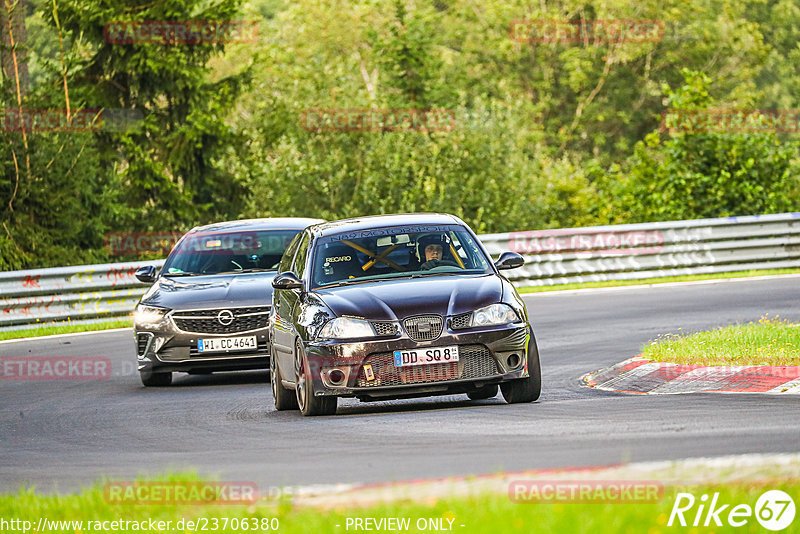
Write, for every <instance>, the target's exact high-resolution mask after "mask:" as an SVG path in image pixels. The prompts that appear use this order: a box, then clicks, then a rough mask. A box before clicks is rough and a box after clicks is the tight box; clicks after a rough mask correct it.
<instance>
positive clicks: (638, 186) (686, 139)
mask: <svg viewBox="0 0 800 534" xmlns="http://www.w3.org/2000/svg"><path fill="white" fill-rule="evenodd" d="M684 76H685V79H686V84H685V85H684V86H682V87H681V88H680V89H678V90H677V91H674V92H672V91H669V90H668V91H667V96H668V98H669V102H670V105H671V108H672V109H674V110H678V111H694V110H697V109H702V108H706V107H708V106H711V105H712V104H713V100H712V99H711V98H710V97H709V87H708V85H709V83H710V80H709V79H708V77H707V76H704V75H702V74H700V73H694V72H691V71H688V70H685V71H684ZM795 153H796V147H795V146H792V145H784V144H781V143H780V142H779V141H778V140H777V139H776V136H775V134H753V133H710V132H709V133H705V132H689V133H676V134H674V135H666V136H664V135H660V134H659V133H658V132H653V133H651V134H650V135H648V136H647V137H646V139H645V140H644V141H642V142H639V143H637V145H636V148H635V150H634V154H633V155H632V156H631V157H630V158H629V160H628V161H627V162H626V165H625V166H624V168H623V170H617V172H616V173H614V174H612V177H611V184H612V188H611V191H610V192H613V194H610V195H609V196H610V197H611V198H615V199H616V202H615V204H614V206H613V211H614V213H615V216H616V218H617V220H624V221H631V222H634V221H664V220H679V219H696V218H705V217H727V216H734V215H747V214H764V213H780V212H784V211H790V210H792V209H795V208H796V205H794V204H793V200H792V198H791V193H790V192H791V191H792V189H793V188H796V187H797V184H798V183H800V173H798V170H797V166H796V165H794V164H793V162H792V158H793V155H794V154H795Z"/></svg>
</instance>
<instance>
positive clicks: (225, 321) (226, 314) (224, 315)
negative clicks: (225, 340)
mask: <svg viewBox="0 0 800 534" xmlns="http://www.w3.org/2000/svg"><path fill="white" fill-rule="evenodd" d="M217 321H219V324H221V325H222V326H228V325H229V324H231V323H232V322H233V312H232V311H230V310H222V311H221V312H219V313H218V314H217Z"/></svg>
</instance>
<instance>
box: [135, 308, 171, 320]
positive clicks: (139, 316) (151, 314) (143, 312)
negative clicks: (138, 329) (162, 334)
mask: <svg viewBox="0 0 800 534" xmlns="http://www.w3.org/2000/svg"><path fill="white" fill-rule="evenodd" d="M168 311H169V310H168V309H167V308H159V307H158V306H146V305H144V304H139V305H137V306H136V311H135V312H134V313H133V322H134V323H136V324H141V325H148V324H158V323H160V322H161V320H162V319H163V318H164V316H165V315H166V314H167V312H168Z"/></svg>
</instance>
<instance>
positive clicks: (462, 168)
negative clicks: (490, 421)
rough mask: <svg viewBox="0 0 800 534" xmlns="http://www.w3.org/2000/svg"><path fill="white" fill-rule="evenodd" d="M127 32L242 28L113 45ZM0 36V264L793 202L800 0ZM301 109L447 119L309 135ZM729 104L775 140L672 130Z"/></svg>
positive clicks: (6, 31)
mask: <svg viewBox="0 0 800 534" xmlns="http://www.w3.org/2000/svg"><path fill="white" fill-rule="evenodd" d="M137 21H238V23H241V24H242V25H243V27H247V28H249V29H251V30H253V31H252V32H251V33H250V34H249V37H248V38H241V37H242V35H243V34H240V35H239V37H240V38H238V39H216V40H214V39H212V40H211V41H210V42H202V43H198V42H189V41H187V40H186V39H183V40H182V41H181V42H177V41H170V42H159V41H158V40H157V39H152V38H151V39H150V40H149V41H146V40H144V39H136V38H133V39H128V38H126V37H125V35H126V34H125V33H124V30H120V29H119V28H125V23H132V22H137ZM531 21H533V22H531ZM537 21H539V22H538V23H537ZM541 21H560V24H561V26H562V30H563V29H564V28H567V30H569V28H570V27H572V28H579V29H580V28H583V30H580V31H578V32H577V38H572V37H569V38H563V35H562V37H561V38H559V37H553V35H552V34H548V33H547V32H545V31H543V26H542V22H541ZM609 21H634V22H635V21H647V23H648V24H649V27H650V28H651V29H652V28H656V30H655V33H651V34H649V35H650V37H649V38H646V39H638V38H625V36H624V33H619V32H621V31H622V30H620V28H621V27H623V26H615V27H614V28H616V29H613V28H611V27H610V22H609ZM601 23H602V24H601ZM537 24H538V26H537ZM0 26H1V27H0V34H2V49H0V60H2V61H1V63H2V65H1V67H2V68H1V69H0V108H2V110H3V128H2V131H0V137H2V139H0V226H1V228H0V270H9V269H22V268H31V267H47V266H54V265H71V264H84V263H98V262H105V261H120V260H122V259H132V258H134V257H133V256H126V257H120V256H113V255H111V254H110V252H109V250H108V249H107V248H105V247H104V241H105V238H104V236H107V235H108V234H109V233H111V232H128V231H131V232H175V231H178V232H180V231H185V230H188V229H189V228H191V227H193V226H195V225H198V224H204V223H209V222H213V221H219V220H226V219H236V218H247V217H269V216H312V217H321V218H326V219H335V218H342V217H349V216H355V215H365V214H377V213H397V212H407V211H443V212H450V213H454V214H456V215H459V216H460V217H462V218H463V219H464V220H465V221H466V222H467V223H469V224H470V225H471V226H472V227H473V228H474V229H475V230H476V231H477V232H479V233H487V232H503V231H510V230H533V229H539V228H555V227H571V226H582V225H594V224H613V223H627V222H643V221H659V220H673V219H691V218H700V217H717V216H730V215H744V214H762V213H777V212H783V211H791V210H796V209H797V206H798V200H800V178H799V176H800V167H798V162H799V161H800V151H799V150H798V137H797V134H798V133H800V128H798V124H799V121H800V115H798V113H800V112H799V111H798V110H800V102H798V99H800V4H798V2H797V1H796V0H737V1H723V0H639V1H636V2H632V1H622V0H604V1H602V2H601V1H594V0H582V1H580V2H578V1H567V0H564V1H556V2H545V1H544V0H541V1H521V0H503V1H499V0H485V1H484V0H481V1H478V0H452V1H446V0H410V1H401V0H285V1H284V0H208V1H203V0H199V1H190V0H159V1H156V2H153V1H150V0H2V6H1V7H0ZM109 28H111V30H109ZM586 28H594V30H593V31H588V30H586ZM550 29H552V28H550ZM601 30H602V31H601ZM612 30H613V31H616V32H617V33H613V31H612ZM240 33H241V32H240ZM567 33H569V32H568V31H567ZM548 35H549V37H548ZM573 37H574V36H573ZM23 110H25V111H24V113H25V114H27V115H26V117H27V118H28V119H31V117H30V116H31V114H32V113H33V112H32V111H31V110H34V111H35V110H39V111H40V119H41V116H42V115H41V110H51V111H50V113H51V117H50V119H52V120H50V122H48V124H52V125H53V127H50V128H45V127H41V120H40V124H39V126H38V127H37V126H36V122H35V121H33V119H31V120H28V121H26V120H25V119H22V116H23ZM310 110H312V111H313V110H316V111H314V113H317V115H314V114H313V113H312V114H310ZM319 110H375V111H377V112H385V111H386V110H423V111H428V110H430V111H432V112H433V111H435V112H436V113H440V114H444V115H443V116H444V117H445V119H446V121H445V123H444V124H445V126H446V127H442V125H441V124H440V125H439V127H419V125H417V126H418V127H413V128H394V127H380V126H379V127H370V128H358V127H356V128H338V129H337V128H330V127H328V128H323V127H320V124H321V123H320V122H319V120H318V119H319V116H318V114H319V113H322V112H319ZM759 110H761V111H759ZM742 111H744V112H745V114H748V113H749V114H750V115H751V116H752V115H753V114H756V115H759V114H760V113H761V112H762V111H763V112H764V113H765V114H766V115H765V116H767V117H769V116H770V113H775V112H779V113H781V114H782V122H781V124H782V127H780V128H774V127H773V128H760V129H759V128H741V127H732V126H730V124H732V123H725V122H722V123H719V124H718V125H717V127H715V128H694V129H691V128H690V129H686V128H673V127H671V124H672V123H670V122H669V121H667V120H666V118H668V117H674V116H675V114H680V113H683V114H684V115H687V114H688V115H691V114H694V115H693V116H700V115H701V114H702V113H706V114H707V115H708V114H718V113H720V112H724V113H728V114H735V113H740V112H742ZM33 114H35V113H33ZM45 115H46V114H45ZM79 116H82V117H83V118H82V119H81V121H77V120H76V119H75V117H79ZM94 116H102V117H103V119H102V121H100V122H98V123H97V124H99V126H97V127H95V126H96V124H95V123H92V121H91V119H92V117H94ZM759 116H760V115H759ZM310 117H311V118H313V119H314V120H313V121H312V120H310ZM70 120H71V121H72V122H69V121H70ZM32 121H33V122H32ZM315 121H316V122H315ZM792 121H793V122H792ZM45 122H46V121H45ZM59 124H60V125H61V126H59ZM64 124H68V126H64ZM329 124H330V121H329ZM720 124H722V126H721V127H720ZM725 124H728V126H727V127H726V126H725Z"/></svg>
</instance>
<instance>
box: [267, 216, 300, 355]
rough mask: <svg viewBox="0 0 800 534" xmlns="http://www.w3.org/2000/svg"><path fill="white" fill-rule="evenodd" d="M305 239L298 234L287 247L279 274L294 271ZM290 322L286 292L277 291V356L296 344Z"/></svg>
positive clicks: (274, 299)
mask: <svg viewBox="0 0 800 534" xmlns="http://www.w3.org/2000/svg"><path fill="white" fill-rule="evenodd" d="M302 239H303V233H302V232H301V233H299V234H297V236H295V238H294V239H293V240H292V241H291V243H289V246H288V247H286V252H285V253H284V255H283V257H282V258H281V261H280V263H279V264H278V273H285V272H289V271H291V269H292V262H293V261H294V257H295V255H296V253H297V248H298V247H299V246H300V241H301V240H302ZM288 320H289V310H288V308H287V302H286V295H285V291H283V290H280V289H275V290H274V292H273V294H272V321H271V322H272V346H273V348H274V349H275V353H276V354H280V353H285V352H287V351H290V352H291V350H292V344H293V343H294V341H293V339H294V338H293V337H292V335H291V330H289V329H287V324H288V323H287V321H288Z"/></svg>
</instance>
